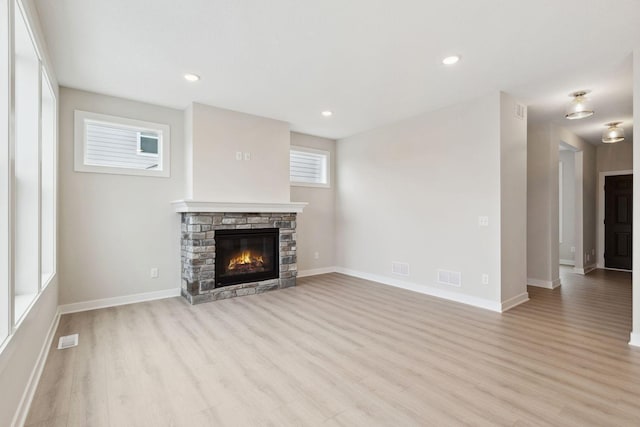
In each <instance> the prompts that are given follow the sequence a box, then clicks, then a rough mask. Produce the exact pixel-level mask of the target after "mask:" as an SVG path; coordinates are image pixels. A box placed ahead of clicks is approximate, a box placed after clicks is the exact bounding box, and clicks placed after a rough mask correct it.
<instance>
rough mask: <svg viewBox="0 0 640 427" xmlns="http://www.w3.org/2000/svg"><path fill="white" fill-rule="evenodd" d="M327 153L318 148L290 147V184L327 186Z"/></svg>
mask: <svg viewBox="0 0 640 427" xmlns="http://www.w3.org/2000/svg"><path fill="white" fill-rule="evenodd" d="M328 170H329V153H328V152H325V151H319V150H311V149H301V148H300V149H298V148H292V149H291V151H290V163H289V177H290V181H291V183H292V184H298V185H311V186H328V185H329V179H328V177H329V172H328Z"/></svg>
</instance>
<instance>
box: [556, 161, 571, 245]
mask: <svg viewBox="0 0 640 427" xmlns="http://www.w3.org/2000/svg"><path fill="white" fill-rule="evenodd" d="M574 157H575V156H574ZM558 182H559V185H558V211H559V212H560V215H558V237H559V239H558V240H559V243H562V241H563V237H564V236H563V235H564V222H563V221H562V217H563V216H564V199H563V198H564V195H563V191H562V190H563V187H564V164H563V163H562V160H561V161H559V162H558Z"/></svg>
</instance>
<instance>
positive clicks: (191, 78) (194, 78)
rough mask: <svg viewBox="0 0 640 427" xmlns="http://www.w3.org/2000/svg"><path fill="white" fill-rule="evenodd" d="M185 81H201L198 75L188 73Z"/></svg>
mask: <svg viewBox="0 0 640 427" xmlns="http://www.w3.org/2000/svg"><path fill="white" fill-rule="evenodd" d="M184 79H185V80H186V81H188V82H197V81H198V80H200V76H199V75H197V74H191V73H187V74H185V75H184Z"/></svg>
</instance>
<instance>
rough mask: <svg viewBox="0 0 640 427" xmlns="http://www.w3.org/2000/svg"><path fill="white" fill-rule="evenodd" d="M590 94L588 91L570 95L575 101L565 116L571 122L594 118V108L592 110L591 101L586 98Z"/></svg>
mask: <svg viewBox="0 0 640 427" xmlns="http://www.w3.org/2000/svg"><path fill="white" fill-rule="evenodd" d="M588 93H589V91H588V90H579V91H577V92H573V93H570V94H569V96H570V97H572V98H573V100H572V101H571V102H570V103H569V106H568V107H567V111H566V113H565V115H564V117H565V118H567V119H569V120H577V119H584V118H587V117H591V116H593V108H591V106H590V105H589V100H588V99H587V98H586V97H585V95H586V94H588Z"/></svg>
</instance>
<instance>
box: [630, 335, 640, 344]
mask: <svg viewBox="0 0 640 427" xmlns="http://www.w3.org/2000/svg"><path fill="white" fill-rule="evenodd" d="M629 345H632V346H634V347H640V333H638V332H631V333H630V334H629Z"/></svg>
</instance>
